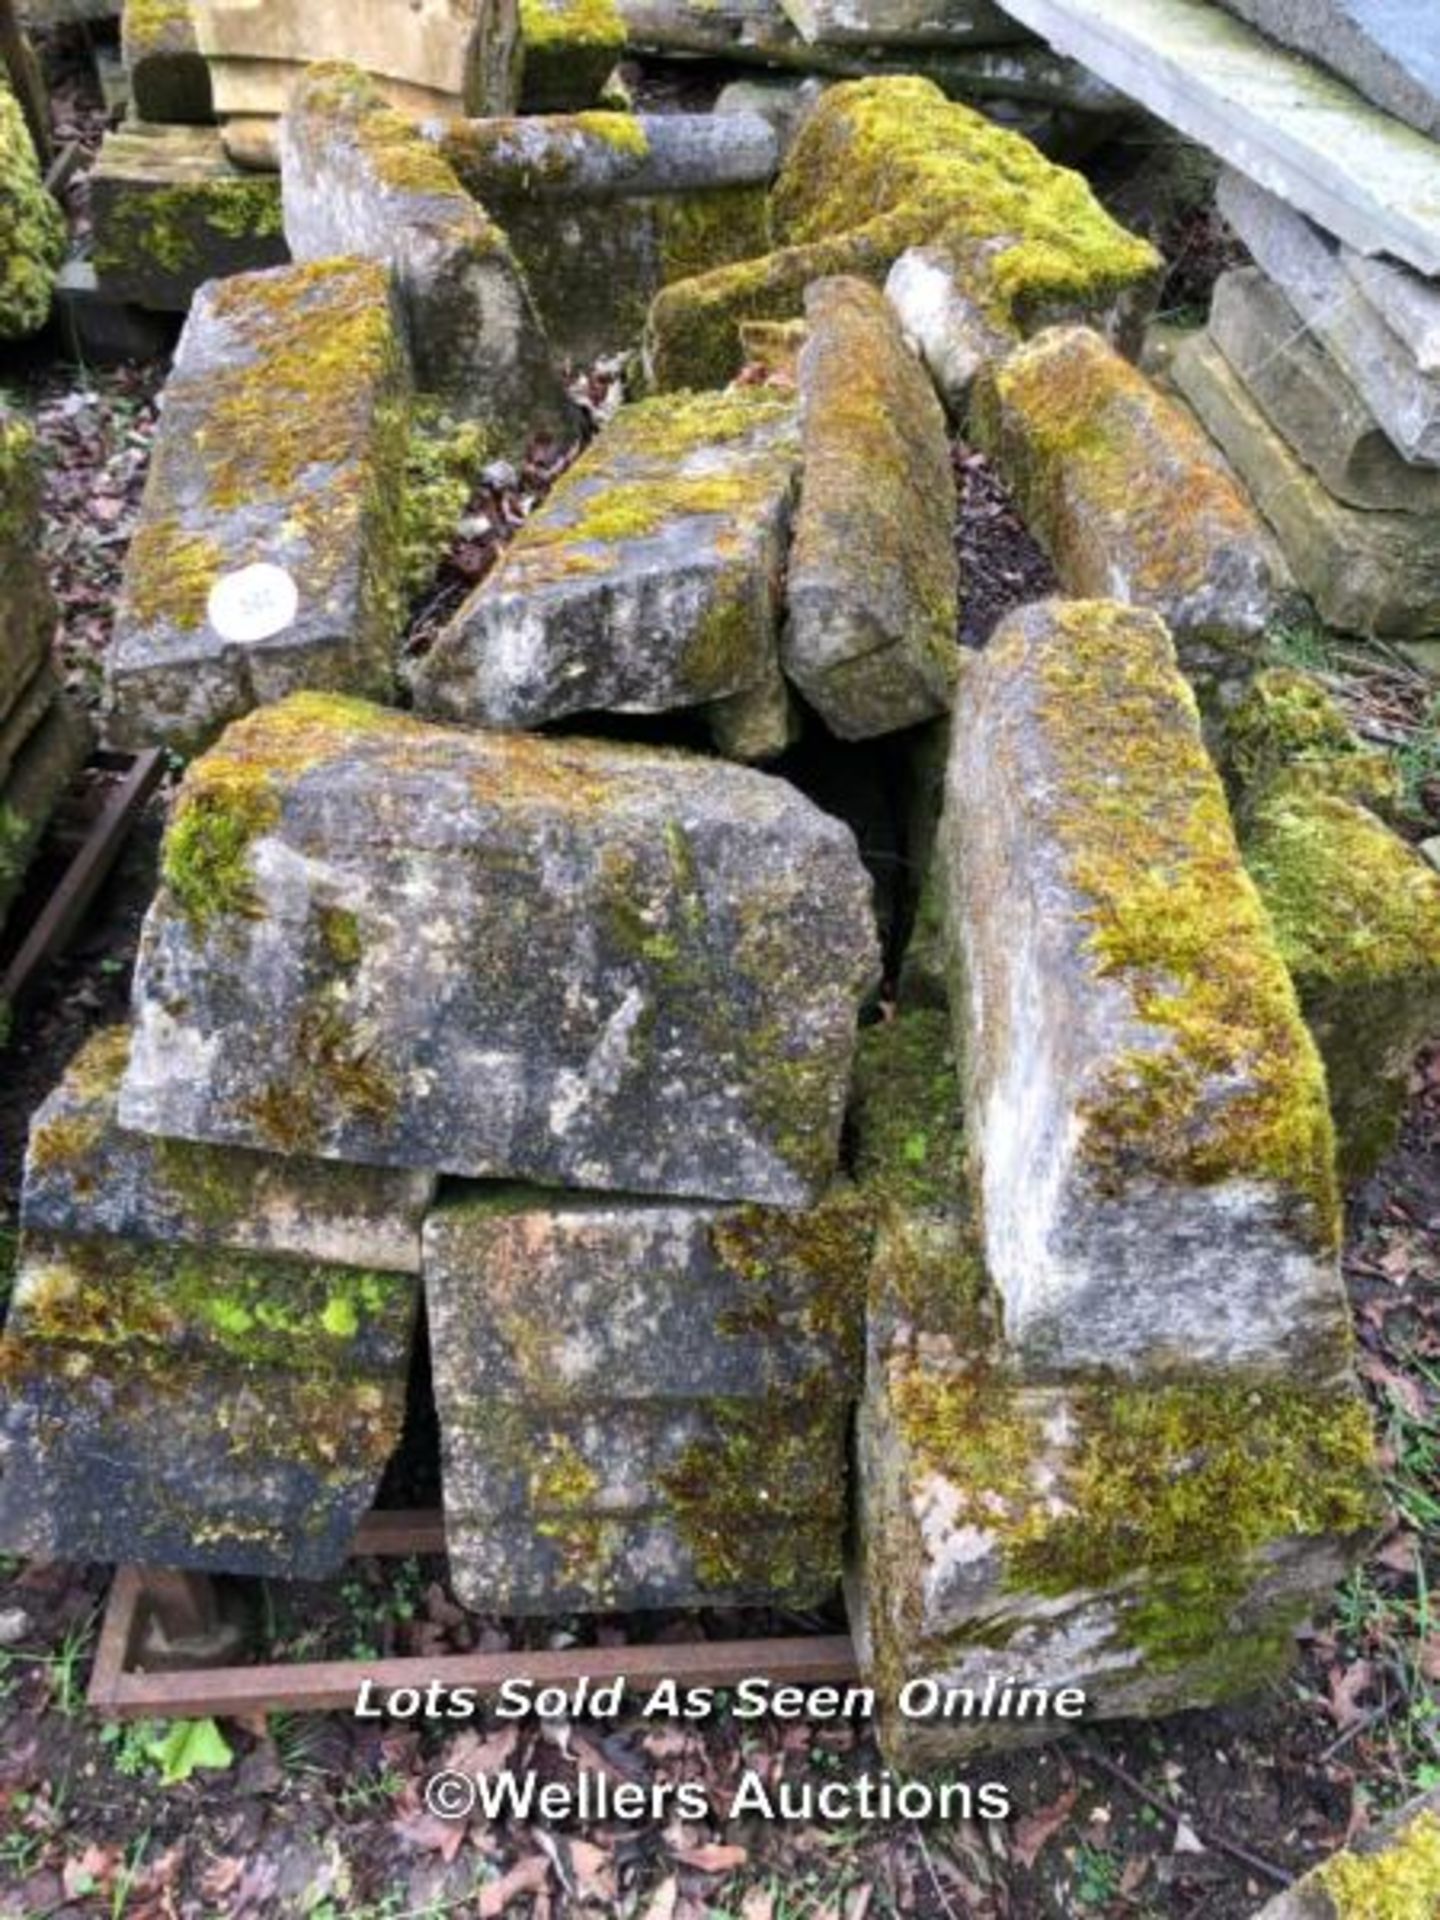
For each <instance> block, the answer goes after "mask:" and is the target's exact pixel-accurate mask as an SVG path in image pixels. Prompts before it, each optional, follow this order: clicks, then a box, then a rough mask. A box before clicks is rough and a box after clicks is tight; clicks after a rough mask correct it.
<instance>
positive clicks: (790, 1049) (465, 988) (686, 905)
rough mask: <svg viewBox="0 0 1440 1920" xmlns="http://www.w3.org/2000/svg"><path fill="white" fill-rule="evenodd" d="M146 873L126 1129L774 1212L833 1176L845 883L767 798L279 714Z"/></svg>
mask: <svg viewBox="0 0 1440 1920" xmlns="http://www.w3.org/2000/svg"><path fill="white" fill-rule="evenodd" d="M164 873H165V885H164V887H163V888H162V890H161V893H160V895H159V897H158V899H157V901H156V903H155V905H154V907H153V908H152V910H151V914H150V918H149V921H148V923H147V929H146V934H145V940H144V953H143V956H142V959H141V962H140V966H139V971H138V974H137V981H136V996H135V1005H136V1030H135V1041H134V1046H133V1049H132V1054H131V1062H130V1069H129V1073H128V1075H127V1077H126V1081H125V1087H124V1092H123V1094H122V1097H121V1103H120V1118H121V1123H122V1125H124V1126H126V1127H130V1128H138V1129H139V1130H141V1131H142V1132H152V1133H161V1134H173V1135H179V1136H181V1137H182V1138H191V1139H201V1140H212V1141H216V1142H221V1143H224V1142H235V1143H238V1144H241V1145H248V1146H252V1147H256V1148H260V1149H262V1150H269V1151H275V1150H277V1149H278V1150H282V1151H287V1152H299V1153H304V1154H306V1155H309V1156H318V1157H320V1158H323V1159H344V1160H348V1161H358V1162H361V1163H365V1164H373V1165H382V1166H410V1167H421V1168H427V1169H435V1168H438V1169H440V1170H442V1171H445V1172H451V1173H458V1174H472V1175H482V1176H484V1175H493V1174H516V1175H522V1176H525V1177H528V1178H538V1179H541V1180H544V1181H547V1182H554V1183H558V1184H565V1185H572V1186H588V1187H598V1188H606V1189H619V1190H628V1191H630V1192H635V1193H683V1194H691V1195H695V1196H699V1197H706V1198H716V1199H745V1200H756V1201H767V1202H774V1203H776V1204H778V1205H785V1206H794V1205H799V1204H803V1203H805V1202H807V1201H809V1200H811V1199H812V1198H813V1197H815V1195H816V1194H817V1193H818V1191H819V1189H820V1188H821V1187H822V1186H823V1185H824V1183H825V1182H826V1181H827V1180H828V1178H829V1176H830V1174H831V1173H832V1171H833V1168H834V1165H835V1157H836V1147H837V1142H838V1134H839V1127H840V1119H841V1110H842V1108H843V1104H844V1098H845V1090H846V1085H847V1082H848V1078H849V1068H850V1057H851V1051H852V1048H853V1044H854V1030H855V1020H856V1014H857V1010H858V1008H859V1005H860V1003H861V1001H862V999H863V997H864V995H865V993H866V992H867V990H868V989H869V988H870V986H871V985H872V983H873V982H874V980H875V978H876V964H877V961H876V938H875V930H874V924H873V920H872V916H871V908H870V898H869V896H870V883H869V880H868V879H867V877H866V875H865V873H864V870H863V868H862V867H861V865H860V861H859V856H858V854H857V851H856V848H855V843H854V840H853V838H852V836H851V834H850V832H849V829H848V828H846V827H844V826H842V825H841V824H840V823H839V822H838V821H835V820H832V819H830V818H828V817H827V816H826V815H824V814H822V813H820V812H819V811H818V809H816V808H815V807H813V806H812V805H811V804H810V803H809V802H808V801H806V800H804V799H802V798H801V796H800V795H799V794H798V793H796V792H795V791H794V790H793V789H791V788H790V787H788V786H787V785H785V784H784V783H783V782H780V781H777V780H772V779H769V778H767V777H766V776H764V775H762V774H757V773H753V772H750V771H748V770H745V769H741V768H736V767H732V766H728V765H725V764H723V763H717V762H710V761H705V760H698V759H694V758H691V757H689V756H686V755H683V754H674V753H664V752H660V751H654V750H648V751H647V750H642V749H639V748H629V749H627V748H625V747H622V746H611V745H602V744H599V743H591V742H564V741H552V740H538V739H533V738H530V737H528V736H525V735H521V734H509V735H500V734H489V733H460V732H451V731H447V730H445V729H443V728H438V727H432V726H427V725H425V724H424V723H423V722H420V721H418V720H414V719H411V718H408V717H406V716H403V715H398V714H392V713H385V712H383V711H381V710H379V709H376V708H369V707H366V706H364V705H362V704H360V703H357V702H353V701H345V700H338V699H335V698H333V697H324V696H319V695H298V696H296V697H294V698H292V699H291V700H289V701H287V702H285V703H284V704H283V705H281V706H278V707H272V708H270V709H268V710H266V711H264V712H261V713H258V714H255V715H253V716H252V717H251V718H250V719H248V720H246V721H244V722H242V723H241V724H240V725H239V726H237V727H235V728H233V729H232V730H231V731H230V732H229V733H228V734H227V735H226V737H225V739H224V741H222V743H221V744H220V745H219V746H218V747H216V748H215V749H213V750H212V751H211V752H210V753H209V754H207V755H206V756H205V757H204V758H203V759H202V760H200V761H198V762H196V763H195V765H194V766H193V767H192V768H191V770H190V772H189V774H188V776H187V784H186V786H185V789H184V791H183V793H182V796H181V798H180V801H179V805H178V811H177V814H176V816H175V820H174V822H173V824H172V826H171V828H170V832H169V835H168V838H167V842H166V851H165V856H164ZM337 916H339V917H338V918H337ZM337 936H338V937H337ZM477 954H483V955H484V956H485V963H484V965H483V967H481V966H476V965H474V964H472V962H471V960H469V959H467V958H466V956H474V955H477Z"/></svg>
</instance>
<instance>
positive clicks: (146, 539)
mask: <svg viewBox="0 0 1440 1920" xmlns="http://www.w3.org/2000/svg"><path fill="white" fill-rule="evenodd" d="M165 396H166V397H165V415H164V420H163V423H162V426H161V431H160V436H159V439H158V441H157V443H156V446H155V451H154V454H153V457H152V461H151V468H150V475H149V478H148V480H147V482H146V487H145V496H144V501H143V503H142V508H141V516H140V522H139V525H138V526H137V528H136V530H135V535H134V538H133V540H132V542H131V546H130V551H129V554H128V556H127V558H126V564H125V577H124V582H123V585H122V588H121V593H120V600H119V604H118V606H117V609H116V618H115V637H114V640H113V643H112V645H111V649H110V654H109V657H108V660H107V663H106V708H107V719H108V726H109V731H110V733H111V735H112V737H113V738H115V739H116V740H117V741H120V742H124V743H127V744H132V745H146V744H153V743H155V742H157V741H162V740H163V741H166V742H168V743H170V744H172V745H174V746H178V747H182V748H185V749H187V750H192V751H193V750H194V749H195V748H196V747H198V746H202V745H203V744H204V743H205V742H206V741H207V740H210V739H212V738H213V737H214V735H215V734H216V733H217V732H218V731H219V730H220V728H221V727H222V726H224V724H225V723H226V721H227V720H231V719H233V718H234V717H235V716H236V715H238V714H242V713H247V712H248V711H249V710H250V709H251V708H252V707H255V706H260V705H262V704H263V703H264V702H265V701H267V700H275V699H278V698H279V697H280V696H281V695H282V694H285V693H287V692H289V691H290V690H291V689H292V688H295V687H301V686H312V687H344V688H346V689H348V690H350V691H353V692H357V693H369V694H375V695H378V696H380V697H385V696H387V695H388V694H389V693H390V691H391V689H392V687H393V684H394V659H393V652H394V647H395V642H396V637H397V634H398V630H399V617H400V606H399V594H398V579H399V565H400V539H399V524H398V523H399V514H400V507H401V495H402V488H403V471H404V461H405V449H406V437H407V418H408V369H407V367H406V365H405V359H404V348H403V345H402V340H401V334H400V330H399V321H398V316H397V315H396V313H395V311H394V307H393V304H392V298H391V292H390V283H389V276H388V274H387V272H386V269H385V268H384V267H383V266H381V265H380V264H379V263H377V262H370V261H363V260H329V261H318V262H315V263H314V264H312V265H308V266H302V267H287V268H281V269H279V270H277V271H275V272H273V273H266V274H241V275H238V276H236V277H235V278H234V279H231V280H226V281H217V282H214V283H213V284H211V285H209V286H207V287H206V288H205V289H204V290H203V292H202V293H201V294H200V296H199V297H198V299H197V300H196V303H195V309H194V311H193V313H192V314H191V316H190V319H189V321H188V322H187V323H186V327H185V332H184V334H183V335H182V337H181V340H180V345H179V347H178V349H177V351H176V356H175V361H174V365H173V368H172V371H171V375H170V380H169V382H168V384H167V386H166V389H165ZM256 568H263V569H266V571H265V572H264V573H261V574H258V575H257V574H256V573H255V572H253V571H251V570H253V569H256ZM237 576H238V578H237Z"/></svg>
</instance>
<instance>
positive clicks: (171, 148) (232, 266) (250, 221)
mask: <svg viewBox="0 0 1440 1920" xmlns="http://www.w3.org/2000/svg"><path fill="white" fill-rule="evenodd" d="M90 210H91V216H92V219H93V221H94V234H95V238H94V250H93V251H94V262H95V273H96V277H97V280H98V283H99V287H100V291H101V293H102V294H104V296H105V297H106V298H107V299H109V300H115V301H120V302H125V303H130V304H133V305H135V306H139V307H151V308H156V309H158V310H159V311H161V312H166V313H184V312H185V311H186V309H187V308H188V307H189V305H190V302H191V300H192V299H193V298H194V296H195V294H196V292H197V291H198V289H199V288H200V287H201V286H202V285H203V283H204V282H205V281H207V280H212V279H223V278H225V277H226V276H228V275H230V274H236V273H247V272H250V271H252V270H253V269H256V268H260V267H273V266H277V265H279V264H280V263H281V262H282V261H284V260H285V259H286V258H287V257H288V256H287V252H286V247H285V236H284V230H283V223H282V219H281V210H280V182H279V180H278V179H277V178H276V177H275V176H274V175H273V174H256V173H245V172H242V171H241V169H240V168H238V167H236V166H234V165H232V163H231V162H230V161H229V160H228V159H227V158H226V157H225V151H224V148H223V147H222V145H221V143H220V135H219V134H218V133H217V132H216V131H215V130H214V129H213V128H209V127H171V126H149V125H140V124H131V125H127V126H125V127H123V128H121V129H120V130H119V131H118V132H115V133H108V134H106V136H105V142H104V145H103V146H102V148H101V150H100V158H99V159H98V160H97V161H96V163H95V167H94V170H93V171H92V173H91V175H90Z"/></svg>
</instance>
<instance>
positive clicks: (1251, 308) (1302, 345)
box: [1209, 268, 1440, 516]
mask: <svg viewBox="0 0 1440 1920" xmlns="http://www.w3.org/2000/svg"><path fill="white" fill-rule="evenodd" d="M1209 331H1210V337H1211V339H1212V340H1213V341H1214V342H1215V345H1216V346H1217V347H1218V348H1219V349H1220V351H1221V353H1223V354H1224V356H1225V358H1226V360H1228V361H1229V363H1230V365H1231V367H1232V368H1233V369H1234V371H1235V372H1236V373H1237V374H1239V376H1240V378H1241V380H1242V381H1243V382H1244V383H1245V386H1246V387H1247V388H1248V389H1249V392H1250V394H1251V397H1252V398H1253V399H1254V401H1255V404H1256V406H1257V407H1258V408H1259V409H1260V411H1261V412H1262V413H1263V414H1264V416H1265V418H1266V419H1267V420H1268V421H1269V423H1270V425H1271V426H1272V427H1274V428H1275V430H1276V432H1277V433H1279V434H1280V435H1282V436H1283V438H1284V439H1285V440H1287V441H1288V442H1289V444H1290V446H1291V447H1292V448H1293V450H1294V451H1295V452H1296V453H1297V454H1298V455H1299V456H1300V458H1301V459H1302V460H1303V461H1304V462H1305V465H1306V466H1307V467H1309V469H1310V471H1311V472H1312V473H1313V474H1314V475H1315V476H1316V478H1317V479H1319V480H1320V481H1321V482H1322V483H1323V485H1324V486H1325V488H1326V490H1327V491H1328V492H1329V493H1332V494H1333V495H1334V496H1335V498H1336V499H1337V500H1339V501H1340V502H1342V503H1343V504H1345V505H1347V506H1352V507H1363V508H1365V509H1367V510H1368V511H1382V512H1383V511H1391V512H1397V513H1423V514H1430V515H1432V516H1433V515H1435V514H1437V513H1440V472H1437V471H1436V469H1435V468H1433V467H1417V466H1412V465H1411V463H1410V462H1409V461H1408V460H1406V459H1405V458H1404V457H1403V456H1402V455H1401V454H1400V453H1398V452H1397V451H1396V449H1395V447H1394V445H1393V444H1392V443H1391V441H1390V439H1389V438H1388V436H1387V435H1386V433H1385V431H1384V429H1383V428H1382V427H1381V425H1380V423H1379V421H1378V420H1377V419H1376V418H1375V415H1374V412H1373V411H1372V409H1371V408H1370V407H1369V406H1368V405H1367V404H1366V403H1365V401H1364V400H1363V399H1362V398H1361V397H1360V395H1359V393H1358V392H1357V391H1356V389H1355V387H1354V386H1353V384H1352V383H1351V381H1350V379H1349V376H1348V375H1347V374H1346V373H1345V372H1344V371H1343V370H1342V369H1341V367H1340V365H1339V362H1338V361H1336V360H1334V359H1332V358H1331V356H1330V355H1329V354H1328V353H1327V352H1326V350H1325V349H1324V348H1323V347H1322V346H1321V345H1320V344H1319V342H1318V341H1317V340H1316V339H1315V338H1314V336H1313V335H1312V334H1311V333H1310V331H1309V329H1308V328H1307V326H1306V324H1305V322H1304V321H1303V320H1302V319H1301V318H1300V316H1299V314H1298V313H1297V312H1296V311H1295V309H1294V307H1292V306H1291V305H1290V302H1289V301H1288V300H1287V299H1286V298H1285V296H1284V294H1283V293H1281V291H1280V289H1279V288H1278V287H1277V286H1276V285H1275V284H1274V282H1273V281H1271V280H1269V279H1267V278H1266V276H1265V275H1264V274H1263V273H1260V272H1258V271H1257V270H1256V269H1254V268H1244V269H1240V270H1238V271H1236V272H1233V273H1227V274H1222V275H1221V277H1220V279H1219V280H1218V281H1217V282H1216V285H1215V294H1214V298H1213V301H1212V303H1211V307H1210V327H1209Z"/></svg>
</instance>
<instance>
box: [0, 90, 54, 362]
mask: <svg viewBox="0 0 1440 1920" xmlns="http://www.w3.org/2000/svg"><path fill="white" fill-rule="evenodd" d="M0 235H3V236H4V238H3V240H0V340H23V339H24V338H25V336H26V335H27V334H31V333H38V332H39V331H40V329H41V327H43V326H44V324H45V322H46V321H47V320H48V319H49V317H50V302H51V299H52V297H53V295H54V290H55V276H56V274H57V273H58V272H59V271H60V262H61V261H62V260H63V259H64V257H65V221H64V217H63V216H62V214H61V212H60V208H59V207H58V205H57V204H56V203H55V201H54V200H52V199H51V197H50V195H49V194H48V193H46V191H45V188H44V186H43V184H42V183H41V179H40V164H39V162H38V161H37V159H36V158H35V149H34V147H33V146H32V145H31V144H30V134H29V130H28V129H27V127H26V125H25V116H24V114H23V113H22V112H21V111H20V104H19V102H18V101H17V100H16V98H15V96H14V94H13V93H12V92H11V90H10V86H9V83H8V81H7V80H6V79H5V78H4V76H3V74H0Z"/></svg>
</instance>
